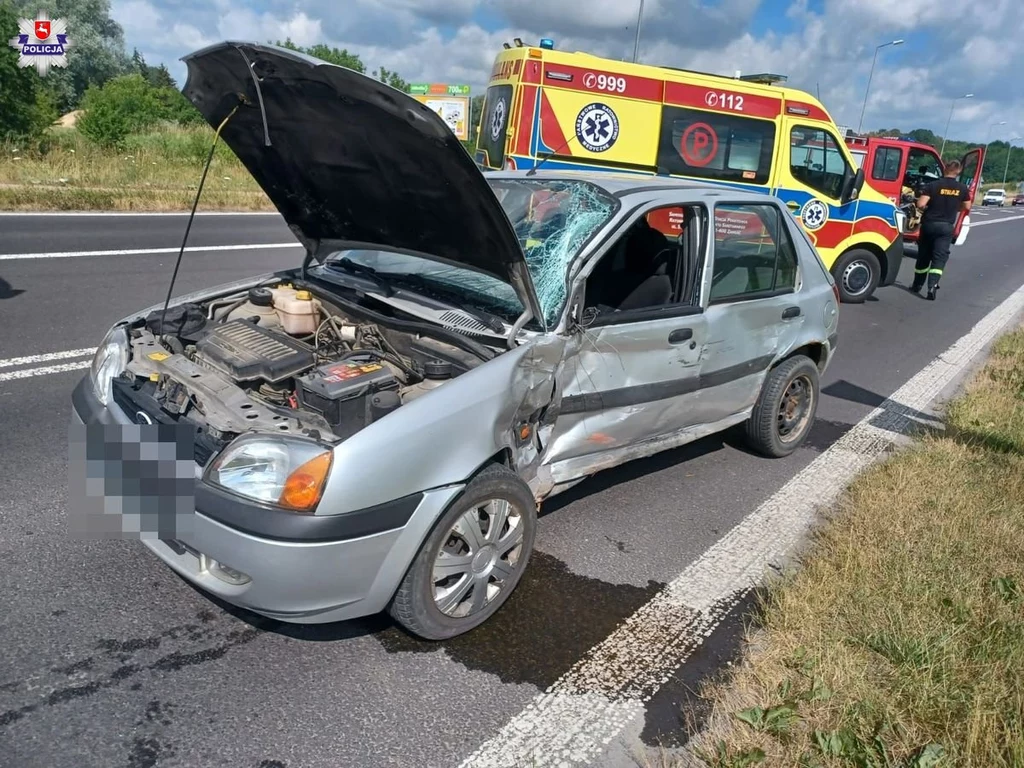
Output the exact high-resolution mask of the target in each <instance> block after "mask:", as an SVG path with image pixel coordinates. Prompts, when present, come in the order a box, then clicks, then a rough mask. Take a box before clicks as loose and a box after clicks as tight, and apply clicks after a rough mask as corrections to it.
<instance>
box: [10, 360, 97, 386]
mask: <svg viewBox="0 0 1024 768" xmlns="http://www.w3.org/2000/svg"><path fill="white" fill-rule="evenodd" d="M91 364H92V360H78V361H76V362H74V363H61V364H60V365H44V366H42V367H39V368H21V369H19V370H17V371H4V372H3V373H0V381H14V380H16V379H30V378H32V377H33V376H46V375H47V374H51V373H64V372H65V371H77V370H80V369H82V368H88V367H89V366H90V365H91Z"/></svg>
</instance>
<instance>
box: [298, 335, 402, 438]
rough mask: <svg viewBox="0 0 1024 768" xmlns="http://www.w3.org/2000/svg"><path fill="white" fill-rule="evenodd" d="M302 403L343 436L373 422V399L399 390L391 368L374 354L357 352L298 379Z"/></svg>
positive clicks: (300, 401)
mask: <svg viewBox="0 0 1024 768" xmlns="http://www.w3.org/2000/svg"><path fill="white" fill-rule="evenodd" d="M296 382H297V384H298V386H297V387H296V394H297V396H298V400H299V403H300V405H301V406H302V407H303V408H306V409H308V410H311V411H315V412H316V413H318V414H320V415H321V416H323V417H324V420H325V421H327V423H328V424H330V425H331V427H332V428H333V431H334V432H335V433H336V434H337V435H338V436H339V437H342V438H345V437H349V436H351V435H354V434H355V433H356V432H358V431H359V430H361V429H363V428H364V427H365V426H367V425H368V424H369V423H370V422H371V421H372V414H371V405H370V400H371V398H372V396H373V395H375V394H376V393H378V392H383V391H395V390H397V389H398V379H396V378H395V376H394V374H392V373H391V370H390V369H389V368H388V367H387V366H385V365H384V364H382V363H381V362H380V361H379V360H377V359H376V358H374V357H373V356H371V355H353V356H350V357H346V358H345V359H343V360H339V361H337V362H333V363H326V364H324V365H321V366H318V367H317V368H314V369H313V370H311V371H310V372H309V373H307V374H305V375H304V376H299V377H298V378H297V379H296Z"/></svg>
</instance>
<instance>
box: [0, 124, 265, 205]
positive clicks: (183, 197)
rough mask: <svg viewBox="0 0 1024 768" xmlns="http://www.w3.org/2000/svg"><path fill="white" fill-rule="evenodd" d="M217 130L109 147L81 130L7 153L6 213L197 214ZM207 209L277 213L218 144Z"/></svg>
mask: <svg viewBox="0 0 1024 768" xmlns="http://www.w3.org/2000/svg"><path fill="white" fill-rule="evenodd" d="M212 139H213V131H211V130H209V129H208V128H205V127H195V128H177V127H166V128H162V129H156V130H153V131H152V132H150V133H146V134H141V135H138V136H131V137H129V139H128V142H127V145H126V147H125V148H124V149H123V150H120V151H115V150H109V149H102V148H100V147H97V146H96V145H94V144H92V143H91V142H89V141H87V140H86V139H85V138H83V137H82V136H81V134H79V133H78V132H77V131H76V130H74V129H68V128H64V129H54V130H52V131H51V132H50V133H49V134H48V135H47V137H46V138H45V139H44V140H43V141H42V142H41V144H40V146H39V147H34V148H32V149H31V150H26V149H24V148H22V147H19V146H17V145H11V144H8V145H6V146H4V147H2V156H0V209H3V210H12V211H18V210H114V211H180V210H189V208H190V207H191V205H192V199H193V197H194V196H195V191H196V187H197V185H198V184H199V178H200V176H201V175H202V172H203V163H205V161H206V156H207V153H208V152H209V151H210V142H211V141H212ZM200 209H201V210H240V211H254V210H256V211H258V210H273V206H271V205H270V202H269V201H268V200H267V198H266V196H265V195H264V194H263V191H262V190H261V189H260V188H259V186H258V185H257V184H256V182H255V181H253V179H252V177H251V176H250V175H249V172H248V171H247V170H246V169H245V167H244V166H243V165H242V164H241V163H240V162H239V161H238V158H236V157H235V156H234V154H233V153H232V152H231V150H230V149H228V148H227V147H226V146H225V145H223V144H218V146H217V150H216V153H215V154H214V159H213V162H212V163H211V165H210V172H209V175H208V176H207V179H206V186H205V188H204V190H203V198H202V200H201V202H200Z"/></svg>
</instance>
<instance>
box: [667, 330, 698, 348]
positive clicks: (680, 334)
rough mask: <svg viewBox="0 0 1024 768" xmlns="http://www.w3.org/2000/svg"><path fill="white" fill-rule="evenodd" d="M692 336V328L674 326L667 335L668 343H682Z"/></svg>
mask: <svg viewBox="0 0 1024 768" xmlns="http://www.w3.org/2000/svg"><path fill="white" fill-rule="evenodd" d="M692 338H693V329H692V328H676V330H674V331H672V333H670V334H669V335H668V343H669V344H682V343H683V342H684V341H686V340H687V339H692Z"/></svg>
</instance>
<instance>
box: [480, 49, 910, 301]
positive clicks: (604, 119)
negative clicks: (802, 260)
mask: <svg viewBox="0 0 1024 768" xmlns="http://www.w3.org/2000/svg"><path fill="white" fill-rule="evenodd" d="M506 46H508V44H506ZM784 80H785V78H782V77H780V76H775V75H753V76H746V77H735V78H729V77H722V76H718V75H709V74H704V73H700V72H690V71H686V70H680V69H673V68H670V67H656V66H649V65H644V64H632V63H628V62H623V61H617V60H613V59H605V58H599V57H597V56H591V55H590V54H587V53H579V52H575V53H570V52H563V51H557V50H555V48H554V44H553V43H552V41H551V40H548V39H545V40H542V41H540V44H539V45H537V46H527V45H522V44H521V42H520V41H517V44H516V46H515V47H511V46H508V47H506V48H505V49H504V50H503V51H502V52H501V53H500V54H499V55H498V57H497V58H496V60H495V62H494V67H493V69H492V71H491V74H490V81H489V84H488V88H487V95H486V99H485V102H484V108H483V110H482V112H481V117H480V125H479V126H478V128H477V149H476V160H477V162H478V163H479V164H480V165H481V166H483V167H486V168H494V169H499V168H520V169H528V168H533V167H535V166H537V165H539V164H541V163H543V166H544V168H545V169H546V170H547V169H550V170H557V169H561V170H590V171H593V170H601V169H607V170H610V171H616V172H619V173H621V172H624V171H625V172H631V173H638V174H655V175H665V176H675V177H683V178H689V179H695V180H700V181H704V182H710V183H715V184H721V185H725V186H728V187H736V188H738V189H743V190H745V191H751V190H753V191H759V192H764V193H766V194H773V195H776V196H778V197H779V198H781V199H782V200H783V201H784V202H785V203H786V205H787V206H788V207H789V208H790V210H791V211H792V212H793V214H794V216H796V217H797V218H798V219H799V221H800V224H801V226H802V228H803V230H804V231H805V232H806V233H807V235H808V237H809V238H810V240H811V242H813V243H814V244H815V246H816V247H817V249H818V252H819V253H820V254H821V257H822V259H823V260H824V262H825V264H826V265H827V266H828V267H829V269H830V270H831V271H832V274H833V276H834V277H835V279H836V283H837V284H838V286H839V290H840V294H841V296H842V298H843V301H845V302H849V303H859V302H863V301H864V300H865V299H867V298H868V297H869V296H870V295H871V294H872V293H873V292H874V290H875V288H876V287H877V286H879V285H891V284H892V283H893V282H895V280H896V276H897V274H898V272H899V268H900V262H901V259H902V257H903V231H904V228H905V223H906V216H905V214H903V213H902V212H901V211H900V210H899V209H898V208H897V207H896V206H895V205H894V204H893V203H892V201H890V200H889V199H888V198H886V196H885V195H882V194H881V193H879V192H877V191H876V190H874V189H872V188H871V187H870V186H868V185H866V184H865V183H864V172H863V171H862V170H861V169H860V168H859V167H858V164H857V163H855V162H854V161H853V158H852V157H851V155H850V152H849V149H848V148H847V146H846V144H845V142H844V141H843V140H842V137H841V134H840V131H839V129H838V128H837V127H836V125H835V123H834V122H833V120H832V117H831V116H830V115H829V113H828V111H827V110H826V109H825V107H824V106H823V105H822V104H821V103H820V102H819V101H818V100H817V99H815V98H814V97H812V96H811V95H810V94H807V93H804V92H803V91H798V90H795V89H793V88H787V87H782V86H780V85H778V84H777V83H779V82H780V81H784Z"/></svg>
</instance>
